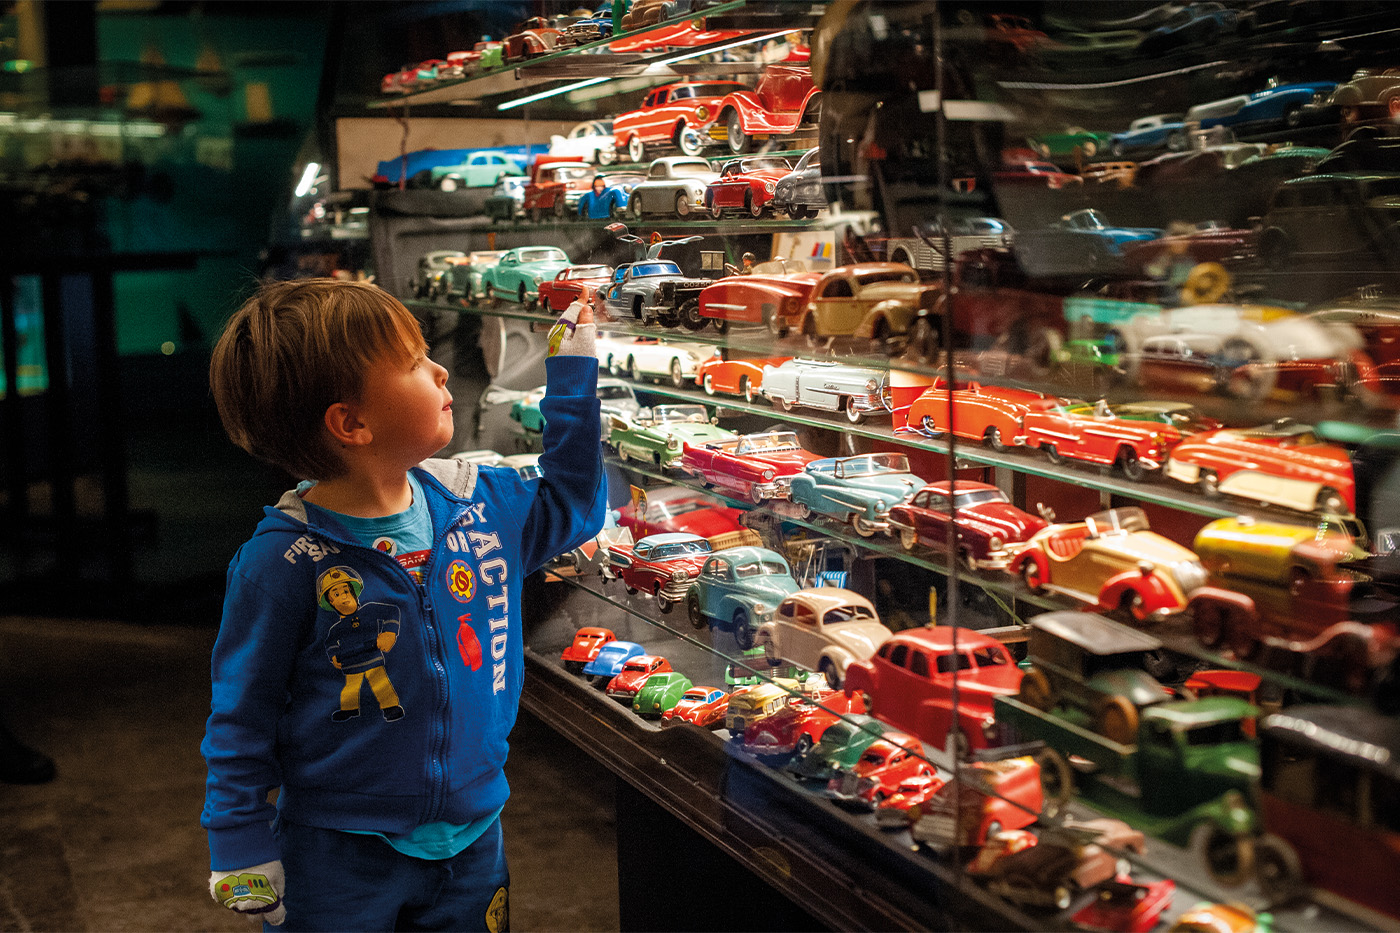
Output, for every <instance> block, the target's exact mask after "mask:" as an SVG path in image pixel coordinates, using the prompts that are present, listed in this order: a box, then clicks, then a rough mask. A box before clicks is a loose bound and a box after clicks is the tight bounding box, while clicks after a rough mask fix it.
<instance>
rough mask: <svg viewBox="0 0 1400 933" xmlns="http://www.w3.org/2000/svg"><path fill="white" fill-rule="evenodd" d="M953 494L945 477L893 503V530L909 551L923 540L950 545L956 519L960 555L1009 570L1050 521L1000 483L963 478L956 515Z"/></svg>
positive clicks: (981, 566)
mask: <svg viewBox="0 0 1400 933" xmlns="http://www.w3.org/2000/svg"><path fill="white" fill-rule="evenodd" d="M948 494H949V483H948V482H947V481H946V480H940V481H938V482H936V483H929V484H928V485H927V486H925V487H924V488H923V489H920V490H919V491H918V492H916V493H914V495H913V496H911V497H910V498H909V500H908V501H907V502H902V503H900V504H898V505H894V506H891V507H890V518H889V523H890V530H891V531H892V532H895V533H897V534H898V535H899V543H900V544H901V545H903V546H904V549H905V550H906V551H912V550H913V549H914V548H915V547H917V546H918V545H920V544H924V545H927V546H929V547H932V548H937V549H939V550H946V549H947V547H948V525H949V523H950V521H951V523H952V524H953V525H954V526H955V527H956V529H957V531H956V534H957V537H956V542H957V543H956V548H957V552H956V553H957V557H958V559H959V560H961V561H962V562H963V563H964V564H966V565H967V566H968V567H969V568H971V569H972V570H1005V569H1006V567H1007V565H1009V564H1010V563H1011V557H1012V554H1013V552H1014V551H1015V550H1016V547H1015V546H1016V545H1017V544H1021V543H1023V542H1025V541H1028V540H1029V539H1030V538H1031V536H1032V535H1034V534H1035V533H1036V532H1038V531H1040V529H1042V528H1044V527H1045V525H1046V522H1045V519H1043V518H1041V517H1039V516H1036V515H1031V514H1030V513H1029V512H1025V511H1023V510H1021V509H1018V508H1016V507H1015V506H1014V505H1012V504H1011V501H1010V500H1009V499H1007V498H1006V493H1004V492H1002V491H1001V490H1000V489H998V488H997V487H995V486H992V485H989V484H987V483H976V482H972V481H971V480H960V481H959V482H958V484H957V489H956V494H955V496H954V502H953V506H954V512H953V515H952V518H951V519H950V518H949V511H948Z"/></svg>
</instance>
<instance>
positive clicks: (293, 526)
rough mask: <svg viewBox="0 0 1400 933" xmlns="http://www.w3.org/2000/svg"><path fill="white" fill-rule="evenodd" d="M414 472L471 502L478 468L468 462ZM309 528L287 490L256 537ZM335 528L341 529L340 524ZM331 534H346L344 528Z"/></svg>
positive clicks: (429, 463) (302, 506) (426, 465)
mask: <svg viewBox="0 0 1400 933" xmlns="http://www.w3.org/2000/svg"><path fill="white" fill-rule="evenodd" d="M413 469H414V471H415V472H416V473H417V474H418V479H419V482H424V481H426V482H434V481H435V482H437V484H438V485H440V486H441V487H442V488H443V490H444V491H446V492H448V493H450V494H451V495H453V496H456V497H457V498H459V499H470V498H471V495H472V491H473V490H474V489H475V488H476V477H477V470H476V464H475V463H468V462H467V461H466V460H457V459H450V460H425V461H424V462H423V464H422V465H421V466H417V467H414V468H413ZM308 524H310V522H309V521H308V520H307V512H306V503H305V502H304V501H303V500H302V498H301V496H300V495H298V491H297V490H296V489H288V490H287V491H286V492H284V493H282V497H281V498H280V499H278V500H277V504H276V505H271V506H267V507H266V508H265V509H263V519H262V521H260V522H258V527H257V529H256V530H255V531H254V532H253V534H255V535H260V534H268V533H270V532H278V531H282V532H285V531H294V532H296V533H297V534H300V533H301V532H302V531H304V530H305V526H306V525H308ZM335 524H336V525H337V526H338V525H339V523H338V522H337V523H335ZM330 530H332V531H337V530H338V531H339V532H340V533H341V534H344V533H345V529H343V528H332V529H330Z"/></svg>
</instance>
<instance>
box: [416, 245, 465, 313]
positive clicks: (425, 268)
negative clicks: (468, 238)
mask: <svg viewBox="0 0 1400 933" xmlns="http://www.w3.org/2000/svg"><path fill="white" fill-rule="evenodd" d="M465 256H466V253H464V252H462V251H461V250H459V249H436V250H433V251H432V252H431V253H424V254H423V255H422V256H420V257H419V258H418V272H417V274H416V275H414V277H413V281H412V282H411V283H410V290H411V292H412V293H413V297H414V298H427V299H428V300H430V301H431V300H432V299H434V298H437V297H438V296H439V295H446V294H447V289H448V283H447V271H448V270H449V269H451V268H452V263H451V260H453V259H462V258H464V257H465Z"/></svg>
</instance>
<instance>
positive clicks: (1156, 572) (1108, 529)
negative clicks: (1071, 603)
mask: <svg viewBox="0 0 1400 933" xmlns="http://www.w3.org/2000/svg"><path fill="white" fill-rule="evenodd" d="M1008 569H1009V570H1010V571H1011V572H1012V573H1019V574H1020V575H1021V578H1022V579H1023V580H1025V581H1026V586H1027V587H1028V588H1030V590H1031V591H1032V592H1038V591H1040V590H1042V589H1047V590H1052V591H1054V592H1057V593H1064V594H1066V595H1068V596H1072V597H1074V598H1075V599H1078V600H1080V601H1081V602H1085V603H1088V604H1090V605H1092V606H1096V607H1097V608H1098V609H1099V610H1100V611H1103V612H1113V611H1115V610H1122V611H1124V612H1126V613H1128V614H1129V615H1131V616H1132V617H1133V618H1134V619H1135V620H1137V621H1139V622H1141V621H1145V620H1147V619H1162V618H1164V617H1166V616H1168V615H1172V614H1175V613H1178V612H1181V611H1182V610H1183V609H1185V608H1186V603H1187V600H1188V598H1189V597H1190V595H1191V593H1192V592H1193V591H1195V590H1196V589H1198V588H1199V587H1201V586H1204V585H1205V582H1206V570H1205V567H1203V566H1201V561H1200V558H1198V557H1197V556H1196V554H1195V552H1193V551H1190V550H1188V549H1186V548H1184V547H1182V546H1181V545H1179V544H1177V543H1176V542H1174V541H1171V540H1169V539H1167V538H1164V537H1162V536H1161V535H1158V534H1154V533H1153V532H1152V531H1150V530H1149V529H1148V525H1147V515H1146V514H1145V513H1144V512H1143V511H1142V509H1140V508H1137V507H1135V506H1134V507H1128V508H1121V509H1109V510H1107V511H1104V512H1096V513H1094V514H1093V515H1090V516H1089V517H1088V518H1086V519H1085V520H1084V521H1082V522H1070V523H1065V524H1056V525H1050V526H1048V527H1045V528H1042V529H1041V530H1040V531H1038V532H1036V533H1035V534H1034V535H1033V536H1032V537H1031V539H1030V540H1029V541H1028V542H1026V545H1025V546H1024V547H1023V548H1022V549H1021V550H1020V551H1019V552H1018V553H1017V554H1016V556H1015V558H1014V559H1013V560H1012V562H1011V564H1010V566H1009V568H1008Z"/></svg>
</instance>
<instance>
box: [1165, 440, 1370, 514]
mask: <svg viewBox="0 0 1400 933" xmlns="http://www.w3.org/2000/svg"><path fill="white" fill-rule="evenodd" d="M1163 472H1164V473H1165V474H1166V475H1167V476H1170V477H1171V478H1172V479H1174V480H1176V481H1178V482H1182V483H1189V484H1195V485H1197V486H1199V487H1200V490H1201V492H1202V493H1203V494H1205V495H1206V496H1211V497H1214V496H1218V495H1220V494H1222V493H1225V494H1228V495H1232V496H1239V497H1240V498H1243V499H1253V500H1255V501H1256V502H1267V503H1269V504H1271V505H1280V506H1283V507H1284V508H1287V509H1294V510H1296V511H1299V512H1313V511H1321V512H1329V513H1334V514H1351V512H1352V511H1353V510H1354V509H1355V508H1356V480H1355V477H1354V476H1353V474H1352V469H1351V456H1350V454H1349V453H1348V452H1347V450H1346V448H1345V447H1340V446H1338V445H1336V444H1329V443H1326V442H1324V441H1323V440H1321V439H1320V438H1319V437H1318V436H1317V433H1316V432H1315V431H1314V430H1313V429H1312V428H1311V427H1310V426H1308V425H1303V424H1294V423H1292V422H1291V421H1288V420H1286V419H1285V420H1284V421H1283V422H1281V423H1275V424H1273V425H1267V426H1264V427H1258V428H1223V429H1221V430H1219V431H1206V432H1204V433H1201V434H1197V435H1196V436H1195V437H1192V438H1190V439H1188V440H1185V441H1182V442H1181V443H1180V444H1178V445H1177V446H1176V447H1175V448H1173V449H1172V454H1171V459H1170V460H1168V461H1167V465H1166V468H1165V469H1164V470H1163Z"/></svg>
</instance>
